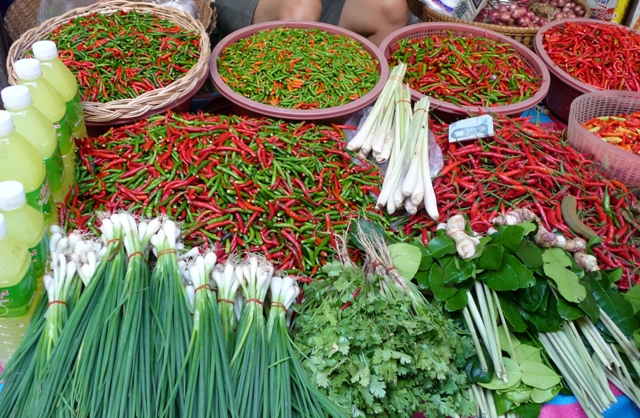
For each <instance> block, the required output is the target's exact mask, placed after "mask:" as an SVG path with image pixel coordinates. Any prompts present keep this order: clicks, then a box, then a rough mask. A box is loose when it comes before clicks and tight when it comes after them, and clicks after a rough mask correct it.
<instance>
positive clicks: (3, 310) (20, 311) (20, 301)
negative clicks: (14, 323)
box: [0, 263, 37, 318]
mask: <svg viewBox="0 0 640 418" xmlns="http://www.w3.org/2000/svg"><path fill="white" fill-rule="evenodd" d="M36 286H37V285H36V276H35V274H34V271H33V264H31V263H29V269H28V270H27V273H26V274H25V275H24V277H23V278H22V279H21V280H20V282H19V283H18V284H16V285H14V286H9V287H0V318H16V317H20V316H24V315H26V314H28V313H29V307H30V306H31V302H32V301H33V296H34V295H35V293H36Z"/></svg>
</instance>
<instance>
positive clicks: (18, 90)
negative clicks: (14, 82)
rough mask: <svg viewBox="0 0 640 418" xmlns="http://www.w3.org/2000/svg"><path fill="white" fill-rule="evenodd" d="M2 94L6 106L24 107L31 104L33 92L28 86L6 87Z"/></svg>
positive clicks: (13, 107)
mask: <svg viewBox="0 0 640 418" xmlns="http://www.w3.org/2000/svg"><path fill="white" fill-rule="evenodd" d="M0 95H2V102H3V103H4V106H5V107H6V108H10V109H23V108H25V107H28V106H29V105H31V93H29V89H28V88H27V87H26V86H9V87H5V88H3V89H2V92H0Z"/></svg>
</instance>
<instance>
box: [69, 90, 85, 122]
mask: <svg viewBox="0 0 640 418" xmlns="http://www.w3.org/2000/svg"><path fill="white" fill-rule="evenodd" d="M66 105H67V114H68V115H69V122H71V130H72V131H76V130H77V129H78V128H79V127H80V124H81V123H82V122H84V111H83V110H82V98H81V97H80V93H76V95H75V97H74V98H73V99H71V100H69V101H68V102H67V103H66Z"/></svg>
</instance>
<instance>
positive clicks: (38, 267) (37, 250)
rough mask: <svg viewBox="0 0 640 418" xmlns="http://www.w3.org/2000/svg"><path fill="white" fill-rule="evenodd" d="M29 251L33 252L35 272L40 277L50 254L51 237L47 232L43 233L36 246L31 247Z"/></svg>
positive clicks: (32, 262) (32, 259)
mask: <svg viewBox="0 0 640 418" xmlns="http://www.w3.org/2000/svg"><path fill="white" fill-rule="evenodd" d="M29 252H30V253H31V264H33V271H34V274H35V276H36V277H40V276H42V273H44V268H45V266H46V264H47V257H48V256H49V237H48V236H47V234H46V233H45V234H43V235H42V239H41V240H40V242H39V243H38V244H37V245H36V246H35V247H31V248H29Z"/></svg>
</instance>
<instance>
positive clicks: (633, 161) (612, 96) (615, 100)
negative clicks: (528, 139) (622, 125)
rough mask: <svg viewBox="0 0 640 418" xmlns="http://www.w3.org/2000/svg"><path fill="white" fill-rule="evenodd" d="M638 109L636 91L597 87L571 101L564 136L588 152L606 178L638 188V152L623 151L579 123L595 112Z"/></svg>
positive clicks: (639, 101)
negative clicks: (594, 90)
mask: <svg viewBox="0 0 640 418" xmlns="http://www.w3.org/2000/svg"><path fill="white" fill-rule="evenodd" d="M638 110H640V93H638V92H630V91H612V90H607V91H597V92H592V93H586V94H583V95H581V96H580V97H578V98H577V99H575V100H574V101H573V103H572V104H571V110H570V112H569V126H568V128H567V138H568V140H569V145H571V146H572V147H574V148H575V149H576V150H578V151H579V152H581V153H584V154H592V155H594V157H595V160H596V161H597V162H598V164H600V166H601V167H602V170H603V173H604V174H605V175H606V176H607V177H608V178H610V179H614V180H618V181H620V182H622V183H623V184H624V185H626V186H627V187H628V188H629V189H631V190H633V191H634V192H636V194H638V192H640V155H636V154H633V153H631V152H628V151H625V150H623V149H621V148H619V147H617V146H615V145H613V144H610V143H608V142H607V141H604V140H603V139H602V138H599V137H598V136H596V135H594V134H592V133H591V132H589V131H588V130H587V129H585V128H584V127H583V126H582V125H581V123H584V122H587V121H588V120H590V119H593V118H595V117H598V116H614V115H618V114H626V113H632V112H635V111H638Z"/></svg>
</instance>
